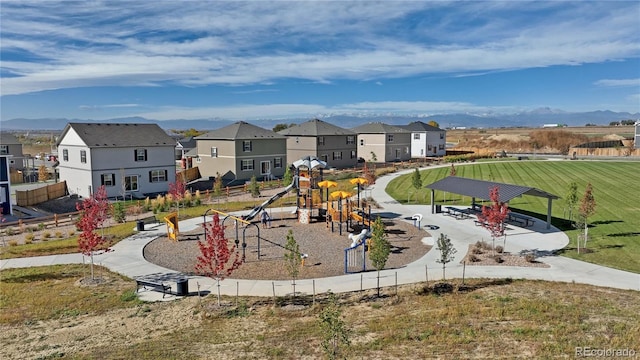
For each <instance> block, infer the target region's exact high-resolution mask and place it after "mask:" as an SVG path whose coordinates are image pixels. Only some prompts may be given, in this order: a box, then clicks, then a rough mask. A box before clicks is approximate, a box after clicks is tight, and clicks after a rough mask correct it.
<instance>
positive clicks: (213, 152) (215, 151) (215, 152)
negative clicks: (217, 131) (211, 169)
mask: <svg viewBox="0 0 640 360" xmlns="http://www.w3.org/2000/svg"><path fill="white" fill-rule="evenodd" d="M211 157H212V158H217V157H218V148H217V147H212V148H211Z"/></svg>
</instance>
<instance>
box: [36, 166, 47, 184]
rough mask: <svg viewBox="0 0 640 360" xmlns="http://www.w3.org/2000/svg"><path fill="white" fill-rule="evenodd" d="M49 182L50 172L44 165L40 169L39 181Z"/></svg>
mask: <svg viewBox="0 0 640 360" xmlns="http://www.w3.org/2000/svg"><path fill="white" fill-rule="evenodd" d="M47 180H49V172H48V171H47V167H46V166H45V165H44V164H42V165H40V166H39V167H38V181H42V182H45V181H47Z"/></svg>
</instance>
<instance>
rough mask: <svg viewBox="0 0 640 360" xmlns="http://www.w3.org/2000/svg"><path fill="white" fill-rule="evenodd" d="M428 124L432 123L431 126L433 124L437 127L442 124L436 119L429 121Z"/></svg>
mask: <svg viewBox="0 0 640 360" xmlns="http://www.w3.org/2000/svg"><path fill="white" fill-rule="evenodd" d="M427 124H428V125H431V126H433V127H437V128H439V127H440V124H438V122H437V121H435V120H431V121H429V122H428V123H427Z"/></svg>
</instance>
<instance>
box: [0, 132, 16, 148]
mask: <svg viewBox="0 0 640 360" xmlns="http://www.w3.org/2000/svg"><path fill="white" fill-rule="evenodd" d="M0 144H2V145H17V144H20V141H19V140H18V138H17V137H15V135H13V134H12V133H8V132H4V131H0Z"/></svg>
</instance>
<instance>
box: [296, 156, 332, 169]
mask: <svg viewBox="0 0 640 360" xmlns="http://www.w3.org/2000/svg"><path fill="white" fill-rule="evenodd" d="M293 166H294V167H295V168H296V169H298V168H300V167H301V166H304V167H306V168H307V169H315V168H321V169H324V168H326V167H327V163H326V162H324V161H322V160H320V159H318V158H317V157H315V156H305V157H304V158H302V159H300V160H296V161H294V162H293Z"/></svg>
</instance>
